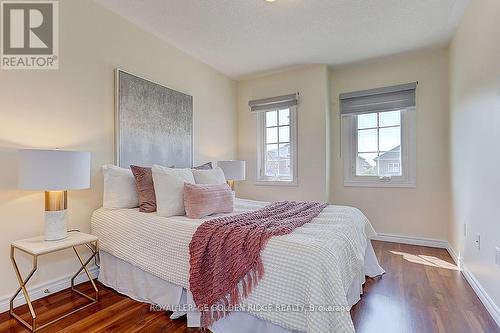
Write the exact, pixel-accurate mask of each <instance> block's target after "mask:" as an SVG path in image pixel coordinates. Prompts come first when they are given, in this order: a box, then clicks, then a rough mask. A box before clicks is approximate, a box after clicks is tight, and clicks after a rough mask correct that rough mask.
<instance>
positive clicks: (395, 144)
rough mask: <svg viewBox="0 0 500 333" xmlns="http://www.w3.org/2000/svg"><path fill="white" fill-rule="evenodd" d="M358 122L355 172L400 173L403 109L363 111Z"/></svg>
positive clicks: (357, 117)
mask: <svg viewBox="0 0 500 333" xmlns="http://www.w3.org/2000/svg"><path fill="white" fill-rule="evenodd" d="M356 123H357V126H356V141H357V145H356V176H401V173H400V172H399V165H400V164H401V111H399V110H398V111H390V112H376V113H367V114H360V115H358V116H356ZM396 164H397V165H398V170H397V171H395V170H396V169H395V167H394V166H395V165H396Z"/></svg>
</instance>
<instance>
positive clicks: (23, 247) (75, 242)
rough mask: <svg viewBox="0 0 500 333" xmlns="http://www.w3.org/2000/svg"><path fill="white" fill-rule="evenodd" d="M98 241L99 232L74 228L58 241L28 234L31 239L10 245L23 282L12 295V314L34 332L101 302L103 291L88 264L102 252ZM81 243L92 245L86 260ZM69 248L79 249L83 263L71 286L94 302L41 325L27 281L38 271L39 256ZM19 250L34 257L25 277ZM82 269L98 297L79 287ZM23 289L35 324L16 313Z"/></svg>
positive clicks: (15, 267)
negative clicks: (16, 302)
mask: <svg viewBox="0 0 500 333" xmlns="http://www.w3.org/2000/svg"><path fill="white" fill-rule="evenodd" d="M98 243H99V240H98V238H97V237H96V236H94V235H89V234H86V233H83V232H70V233H68V237H67V238H64V239H61V240H57V241H46V240H45V237H44V236H39V237H33V238H28V239H23V240H19V241H15V242H12V243H11V245H10V258H11V260H12V265H13V266H14V271H15V273H16V276H17V280H18V282H19V288H18V289H17V291H16V293H15V294H14V296H12V298H11V299H10V314H11V315H12V316H13V317H14V318H16V319H17V320H18V321H19V322H20V323H21V324H23V325H24V326H26V327H27V328H28V329H30V330H31V331H32V332H36V331H38V330H40V329H42V328H44V327H46V326H48V325H50V324H52V323H54V322H56V321H58V320H60V319H62V318H65V317H67V316H69V315H71V314H73V313H75V312H77V311H79V310H82V309H84V308H86V307H88V306H90V305H92V304H95V303H97V301H98V296H99V291H98V289H97V286H96V285H95V283H94V280H92V276H91V275H90V273H89V271H88V269H87V265H88V264H89V263H90V261H91V260H92V259H93V258H95V256H96V255H97V253H98V252H99V244H98ZM80 245H86V246H87V247H88V248H89V249H90V251H92V255H91V256H90V257H89V258H88V259H87V260H86V261H84V260H83V258H82V256H81V255H80V253H79V252H78V250H77V247H78V246H80ZM92 246H93V248H92ZM69 248H73V250H74V252H75V254H76V256H77V258H78V260H79V261H80V264H81V266H80V269H78V271H77V272H76V273H75V275H73V277H72V278H71V289H72V290H73V291H74V292H76V293H77V294H79V295H81V296H83V297H86V298H88V299H89V300H90V301H91V303H89V304H86V305H84V306H82V307H79V308H77V309H75V310H73V311H71V312H69V313H66V314H64V315H62V316H60V317H59V318H56V319H54V320H51V321H50V322H48V323H45V324H43V325H41V326H37V322H36V313H35V309H34V308H33V304H32V303H31V299H30V297H29V295H28V291H27V290H26V284H27V283H28V281H29V280H30V279H31V277H32V276H33V274H34V273H35V271H36V270H37V267H38V257H39V256H41V255H44V254H47V253H52V252H57V251H61V250H65V249H69ZM16 251H22V252H24V253H26V254H28V255H30V256H31V257H32V258H33V268H32V270H31V271H30V273H29V274H28V275H27V276H26V277H25V278H23V277H22V276H21V272H20V271H19V267H18V265H17V262H16V258H15V252H16ZM82 270H83V271H85V273H86V274H87V276H88V278H89V280H90V282H91V283H92V286H93V287H94V291H95V297H90V296H88V295H86V294H84V293H82V292H81V291H79V290H77V289H75V278H76V277H77V276H78V274H80V273H81V272H82ZM21 291H22V292H23V295H24V298H25V299H26V303H27V305H28V308H29V311H30V314H31V319H32V321H31V325H30V324H29V323H28V322H26V321H25V320H24V319H22V318H21V317H20V316H19V315H17V314H16V313H14V299H15V298H16V297H17V295H18V294H19V293H20V292H21Z"/></svg>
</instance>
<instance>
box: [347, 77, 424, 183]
mask: <svg viewBox="0 0 500 333" xmlns="http://www.w3.org/2000/svg"><path fill="white" fill-rule="evenodd" d="M415 86H416V85H415ZM415 86H413V87H415ZM410 87H412V86H411V85H402V86H395V87H387V88H379V89H374V90H369V91H363V92H356V93H348V94H341V108H342V111H341V112H342V141H343V143H342V158H343V160H344V186H370V187H415V186H416V140H415V131H416V130H415V127H416V125H415V114H416V108H415V99H414V96H415V95H414V94H415V89H414V88H413V90H412V89H409V88H410ZM398 89H403V90H398ZM343 95H344V96H343ZM346 95H347V96H346ZM384 105H385V106H386V107H384ZM398 106H399V107H398ZM370 109H373V111H371V110H370Z"/></svg>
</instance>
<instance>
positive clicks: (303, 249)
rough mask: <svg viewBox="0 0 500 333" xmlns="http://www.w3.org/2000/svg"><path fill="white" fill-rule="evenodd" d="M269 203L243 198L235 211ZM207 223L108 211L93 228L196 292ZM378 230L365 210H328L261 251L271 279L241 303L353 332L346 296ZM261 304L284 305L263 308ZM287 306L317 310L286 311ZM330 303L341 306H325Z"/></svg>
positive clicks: (120, 252)
mask: <svg viewBox="0 0 500 333" xmlns="http://www.w3.org/2000/svg"><path fill="white" fill-rule="evenodd" d="M266 204H267V203H266V202H259V201H251V200H243V199H236V201H235V211H234V213H233V214H238V213H242V212H246V211H251V210H255V209H259V208H262V207H264V206H265V205H266ZM210 218H213V217H210ZM205 220H206V219H199V220H194V219H189V218H187V217H185V216H178V217H170V218H164V217H159V216H157V215H156V214H154V213H152V214H146V213H140V212H139V211H138V210H137V209H119V210H108V209H103V208H101V209H98V210H97V211H96V212H94V214H93V216H92V233H94V234H95V235H97V236H98V237H99V239H100V248H101V250H103V251H105V252H107V253H109V254H111V255H113V256H115V257H116V258H119V259H121V260H123V261H126V262H128V263H130V264H132V265H134V266H137V267H138V268H140V269H141V270H143V271H145V272H147V273H149V274H152V275H154V276H156V277H158V278H160V279H163V280H165V281H168V282H169V283H172V284H175V285H178V286H181V287H183V288H186V289H189V242H190V240H191V237H192V235H193V234H194V232H195V230H196V228H197V227H198V226H199V225H200V224H201V223H203V222H204V221H205ZM374 235H375V232H374V230H373V228H372V226H371V225H370V223H369V221H368V220H367V219H366V217H365V216H364V215H363V214H362V213H361V212H360V211H359V210H357V209H355V208H352V207H345V206H333V205H330V206H328V207H326V208H325V209H324V210H323V212H322V213H321V214H320V215H319V216H318V217H317V218H315V219H313V220H312V221H311V222H310V223H307V224H305V225H304V226H302V227H300V228H297V229H296V230H295V231H294V232H292V233H291V234H289V235H284V236H279V237H274V238H272V239H271V240H270V241H269V242H268V244H267V246H266V248H265V249H264V251H263V252H262V260H263V263H264V269H265V275H264V278H263V279H262V280H261V281H260V283H259V285H258V286H257V287H256V288H255V289H254V290H253V292H252V293H251V295H250V296H249V297H248V298H247V299H246V300H245V301H244V302H242V306H243V307H244V308H245V309H247V310H246V311H248V313H250V314H251V315H253V316H255V317H257V318H260V319H263V320H265V321H268V322H271V323H273V324H275V325H278V326H281V327H283V328H285V329H288V330H295V331H302V332H306V331H307V332H312V333H315V332H318V333H322V332H327V331H336V332H353V331H354V327H353V325H352V321H351V318H350V315H349V312H348V310H349V302H348V299H347V295H348V291H349V288H350V286H351V285H352V282H353V281H354V280H355V279H356V278H359V276H360V274H363V271H364V257H365V251H366V248H367V242H368V239H369V238H371V237H373V236H374ZM377 265H378V264H377ZM380 270H381V269H380ZM259 305H275V306H276V305H277V306H278V307H272V306H271V307H267V308H265V311H263V310H262V307H260V306H259ZM283 305H309V306H311V307H310V308H309V309H306V310H301V311H283V308H282V306H283ZM325 306H334V307H335V309H337V308H340V309H341V310H335V311H325V309H324V307H325ZM319 307H322V308H319Z"/></svg>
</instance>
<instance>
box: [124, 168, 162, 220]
mask: <svg viewBox="0 0 500 333" xmlns="http://www.w3.org/2000/svg"><path fill="white" fill-rule="evenodd" d="M130 169H131V170H132V173H133V174H134V177H135V185H136V187H137V194H138V196H139V211H140V212H143V213H153V212H156V196H155V187H154V185H153V174H152V171H151V168H144V167H139V166H135V165H131V166H130Z"/></svg>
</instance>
